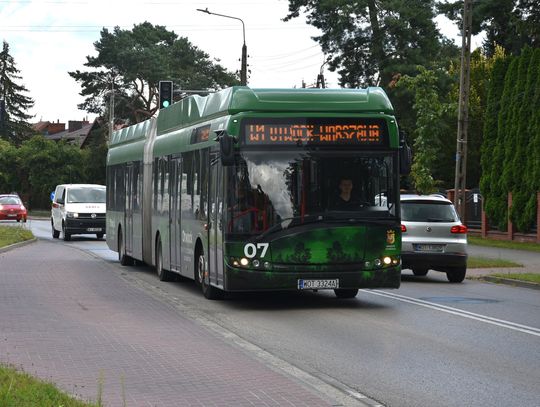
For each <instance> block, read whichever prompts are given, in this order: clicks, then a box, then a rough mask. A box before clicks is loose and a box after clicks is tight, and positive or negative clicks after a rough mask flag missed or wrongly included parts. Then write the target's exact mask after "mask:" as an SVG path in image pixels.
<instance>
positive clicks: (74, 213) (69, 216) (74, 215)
mask: <svg viewBox="0 0 540 407" xmlns="http://www.w3.org/2000/svg"><path fill="white" fill-rule="evenodd" d="M66 215H67V217H68V218H78V217H79V214H78V213H77V212H68V213H66Z"/></svg>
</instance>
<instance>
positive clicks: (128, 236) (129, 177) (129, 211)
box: [124, 164, 134, 256]
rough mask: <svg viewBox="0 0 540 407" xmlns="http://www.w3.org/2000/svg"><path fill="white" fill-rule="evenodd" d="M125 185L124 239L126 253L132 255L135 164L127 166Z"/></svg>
mask: <svg viewBox="0 0 540 407" xmlns="http://www.w3.org/2000/svg"><path fill="white" fill-rule="evenodd" d="M124 182H125V186H126V196H125V199H126V201H125V208H124V209H125V210H124V213H125V216H126V217H125V219H124V225H125V226H124V227H125V232H126V233H125V235H124V240H125V242H126V254H128V255H130V256H131V255H132V254H133V199H134V196H133V195H134V194H133V165H132V164H129V165H128V166H127V167H126V172H125V179H124Z"/></svg>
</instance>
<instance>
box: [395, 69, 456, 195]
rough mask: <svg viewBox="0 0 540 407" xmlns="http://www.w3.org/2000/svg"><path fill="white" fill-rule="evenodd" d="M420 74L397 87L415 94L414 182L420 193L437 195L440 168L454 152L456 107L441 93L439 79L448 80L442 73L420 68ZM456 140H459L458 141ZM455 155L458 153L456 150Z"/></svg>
mask: <svg viewBox="0 0 540 407" xmlns="http://www.w3.org/2000/svg"><path fill="white" fill-rule="evenodd" d="M419 71H420V73H419V74H418V75H416V76H414V77H410V76H404V77H402V78H401V79H400V80H399V82H398V83H397V86H398V87H406V88H407V89H409V90H410V91H411V92H413V94H414V104H413V109H414V111H415V112H416V117H417V120H416V127H415V130H414V133H413V135H414V144H413V152H414V155H413V164H412V167H411V178H412V181H413V185H414V188H415V189H416V191H417V192H418V193H421V194H429V193H432V192H435V191H436V189H437V185H439V184H441V180H440V179H436V178H434V173H435V172H437V171H436V168H437V166H438V164H440V163H444V162H445V161H447V160H445V159H444V157H445V156H447V155H448V152H449V151H450V152H451V151H452V148H448V146H447V141H448V137H447V135H448V126H447V125H446V124H448V123H449V122H450V120H449V118H450V117H455V111H456V104H455V102H454V103H449V102H448V101H447V100H445V99H444V95H447V93H441V92H440V84H439V82H440V80H439V78H438V77H440V76H447V75H448V73H447V72H445V71H442V70H439V71H434V70H427V69H425V68H423V67H419ZM454 140H455V139H454ZM453 151H455V149H454V150H453Z"/></svg>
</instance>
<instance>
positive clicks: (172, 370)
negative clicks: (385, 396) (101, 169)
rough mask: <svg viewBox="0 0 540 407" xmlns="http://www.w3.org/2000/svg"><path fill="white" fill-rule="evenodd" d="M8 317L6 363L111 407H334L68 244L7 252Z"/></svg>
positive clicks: (1, 285)
mask: <svg viewBox="0 0 540 407" xmlns="http://www.w3.org/2000/svg"><path fill="white" fill-rule="evenodd" d="M0 310H1V313H0V363H4V364H11V365H13V366H15V367H17V368H19V369H22V370H24V371H26V372H27V373H30V374H32V375H34V376H37V377H40V378H42V379H45V380H48V381H51V382H53V383H55V384H57V385H58V386H59V387H60V388H61V389H63V390H65V391H67V392H68V393H71V394H74V395H76V396H77V397H79V398H82V399H85V400H96V398H97V396H98V394H99V393H100V392H101V393H102V400H103V401H104V405H105V406H107V407H108V406H123V405H124V402H125V405H126V406H128V407H134V406H149V407H150V406H235V407H236V406H331V405H335V404H334V402H333V401H332V400H329V399H327V398H326V397H325V396H324V395H322V394H320V393H317V392H316V391H315V390H314V389H311V388H308V387H307V386H305V385H303V384H301V383H300V382H299V381H298V380H296V379H295V378H293V377H289V376H286V375H285V374H284V373H281V372H278V371H275V370H273V369H271V368H270V367H268V366H265V365H264V364H263V363H262V362H261V361H260V360H257V359H255V358H253V357H251V356H250V355H248V354H246V353H245V352H243V351H242V350H240V349H238V348H237V347H235V346H233V345H231V344H228V343H227V342H225V341H224V340H223V339H222V338H219V337H218V336H217V334H215V333H213V332H211V331H209V330H207V329H205V328H204V327H202V326H199V325H198V324H196V323H195V322H194V321H192V320H190V319H188V318H186V317H184V316H183V315H182V314H181V313H180V312H179V311H178V310H177V309H175V308H174V307H172V306H171V305H168V304H166V303H164V302H161V301H159V300H158V299H155V298H153V297H152V296H151V295H150V294H148V293H147V292H144V291H143V290H141V289H139V288H137V287H136V286H133V285H129V284H127V283H126V281H124V280H122V278H121V277H120V276H119V273H115V272H112V271H111V265H109V264H107V263H105V262H103V261H96V259H95V258H94V257H92V256H91V255H89V254H87V253H84V252H82V251H80V250H77V249H73V248H69V247H67V246H65V245H62V244H56V243H54V242H46V241H38V242H36V243H33V244H31V245H28V246H24V247H19V248H16V249H13V250H10V251H7V252H3V253H0Z"/></svg>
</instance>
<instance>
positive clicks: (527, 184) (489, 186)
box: [481, 48, 540, 232]
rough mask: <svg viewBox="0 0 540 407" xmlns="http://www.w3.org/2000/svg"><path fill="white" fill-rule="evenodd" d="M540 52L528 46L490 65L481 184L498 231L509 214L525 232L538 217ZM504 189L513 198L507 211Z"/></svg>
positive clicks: (487, 206) (519, 228)
mask: <svg viewBox="0 0 540 407" xmlns="http://www.w3.org/2000/svg"><path fill="white" fill-rule="evenodd" d="M539 53H540V50H538V49H535V50H532V49H530V48H526V49H524V50H523V52H522V55H521V56H520V57H517V58H513V59H511V62H510V59H507V60H506V61H501V62H498V63H496V64H495V67H494V70H493V80H492V81H491V85H490V95H489V99H488V105H487V109H486V124H485V126H484V132H485V134H486V135H487V136H488V137H487V138H486V143H485V145H484V147H483V149H482V166H483V168H484V174H483V176H482V181H481V187H482V193H483V196H484V208H485V210H486V214H487V216H488V219H489V221H490V223H491V224H494V225H497V226H498V227H499V229H501V230H504V229H506V225H507V221H508V216H510V219H511V220H512V222H513V224H514V225H515V226H516V229H517V230H518V231H520V232H527V231H529V230H530V228H531V227H532V225H533V223H534V222H535V220H536V209H537V203H536V202H537V201H536V200H537V198H536V196H537V192H538V191H539V190H540V181H538V179H539V177H540V159H539V158H538V157H540V137H539V126H540V119H539V116H540V115H539V111H540V91H539V86H538V84H539V79H538V77H539V73H540V71H539V69H540V68H539V65H540V54H539ZM506 67H508V69H505V68H506ZM502 77H504V87H502V86H501V84H502V83H503V81H502V80H501V78H502ZM501 89H502V92H501ZM495 121H496V122H497V124H496V127H495ZM508 192H512V197H513V200H512V208H511V211H510V214H508V208H507V193H508Z"/></svg>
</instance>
